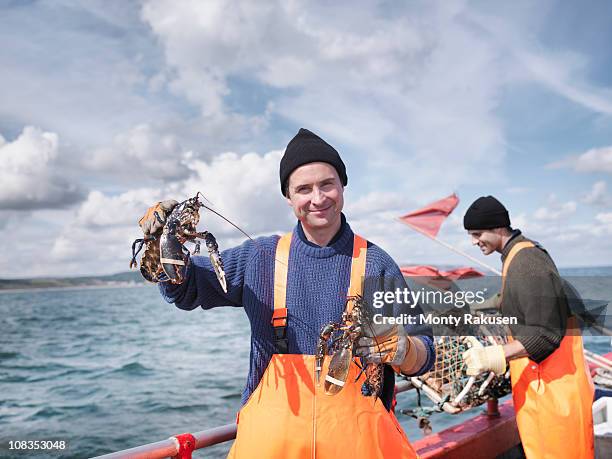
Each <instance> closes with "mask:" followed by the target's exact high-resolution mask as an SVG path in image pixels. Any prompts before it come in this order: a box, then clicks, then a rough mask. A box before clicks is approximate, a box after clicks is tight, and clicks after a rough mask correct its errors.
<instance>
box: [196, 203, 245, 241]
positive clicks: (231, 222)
mask: <svg viewBox="0 0 612 459" xmlns="http://www.w3.org/2000/svg"><path fill="white" fill-rule="evenodd" d="M207 201H208V200H207ZM202 207H204V208H205V209H208V210H210V211H211V212H212V213H213V214H215V215H217V216H218V217H221V218H222V219H223V220H225V221H226V222H228V223H229V224H230V225H232V226H233V227H234V228H236V229H237V230H238V231H240V232H241V233H242V234H244V235H245V236H246V237H248V238H249V239H250V240H251V241H252V240H253V238H252V237H251V236H249V234H248V233H247V232H246V231H244V230H243V229H242V228H240V227H239V226H238V225H236V224H235V223H234V222H233V221H231V220H230V219H228V218H227V217H224V216H223V215H221V214H220V213H219V212H217V211H216V210H215V209H213V208H211V207H208V206H207V205H206V204H202Z"/></svg>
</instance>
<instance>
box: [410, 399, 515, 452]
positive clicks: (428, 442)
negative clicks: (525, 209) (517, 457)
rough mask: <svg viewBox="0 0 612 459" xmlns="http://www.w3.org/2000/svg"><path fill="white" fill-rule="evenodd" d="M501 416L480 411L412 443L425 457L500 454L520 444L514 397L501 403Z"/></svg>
mask: <svg viewBox="0 0 612 459" xmlns="http://www.w3.org/2000/svg"><path fill="white" fill-rule="evenodd" d="M499 413H500V416H499V417H489V416H487V415H486V414H484V413H483V414H481V415H479V416H476V417H474V418H472V419H469V420H467V421H464V422H462V423H461V424H458V425H456V426H452V427H449V428H448V429H446V430H443V431H442V432H438V433H434V434H431V435H428V436H427V437H425V438H423V439H422V440H418V441H415V442H413V443H412V445H413V446H414V447H415V449H416V450H417V452H418V453H419V456H421V458H422V459H426V458H436V459H439V458H451V457H454V458H457V457H491V458H493V457H497V456H499V455H501V454H504V453H507V452H508V451H510V450H512V449H513V448H515V447H517V446H518V445H520V443H521V440H520V438H519V433H518V429H517V427H516V420H515V418H514V406H513V405H512V400H508V401H507V402H505V403H503V404H501V405H500V406H499Z"/></svg>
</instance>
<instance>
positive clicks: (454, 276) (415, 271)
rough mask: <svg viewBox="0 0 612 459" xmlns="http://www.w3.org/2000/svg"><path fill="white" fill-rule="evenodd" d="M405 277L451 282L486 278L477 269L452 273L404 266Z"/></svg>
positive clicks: (456, 270) (456, 269)
mask: <svg viewBox="0 0 612 459" xmlns="http://www.w3.org/2000/svg"><path fill="white" fill-rule="evenodd" d="M400 269H401V271H402V274H403V275H404V276H409V277H425V276H428V277H444V278H446V279H451V280H459V279H470V278H472V277H481V276H484V274H483V273H481V272H480V271H478V270H477V269H474V268H470V267H465V268H455V269H451V270H450V271H440V270H439V269H438V268H435V267H433V266H404V267H402V268H400Z"/></svg>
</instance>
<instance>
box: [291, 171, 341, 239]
mask: <svg viewBox="0 0 612 459" xmlns="http://www.w3.org/2000/svg"><path fill="white" fill-rule="evenodd" d="M287 196H288V197H287V202H288V203H289V205H290V206H291V207H292V208H293V212H294V213H295V216H296V217H297V218H298V220H299V221H300V222H301V223H302V226H303V227H304V229H305V230H307V231H308V230H314V231H316V230H321V229H324V228H329V227H333V226H334V225H335V224H337V222H338V221H339V220H340V212H342V208H343V206H344V187H343V186H342V182H341V181H340V177H338V172H336V169H335V168H334V167H333V166H332V165H330V164H328V163H323V162H315V163H309V164H304V165H303V166H300V167H298V168H297V169H296V170H294V171H293V172H292V173H291V175H290V176H289V181H288V194H287Z"/></svg>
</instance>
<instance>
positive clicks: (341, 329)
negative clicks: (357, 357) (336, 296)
mask: <svg viewBox="0 0 612 459" xmlns="http://www.w3.org/2000/svg"><path fill="white" fill-rule="evenodd" d="M349 302H352V303H353V304H352V308H346V309H345V312H343V313H342V321H341V322H331V323H328V324H325V325H323V327H321V331H320V333H319V343H318V346H317V353H316V356H315V374H316V381H317V384H320V378H321V370H322V367H323V360H324V358H325V355H327V354H328V353H331V355H332V358H331V361H330V363H329V367H328V369H327V375H325V382H324V386H323V388H324V390H325V393H326V394H327V395H335V394H337V393H339V392H340V391H341V390H342V388H343V387H344V384H345V382H346V379H347V378H348V374H349V368H350V363H351V359H352V358H353V347H354V345H355V343H356V342H357V340H359V338H361V337H363V336H366V335H365V329H366V327H371V326H372V325H371V317H370V314H369V311H368V309H367V307H366V303H365V301H364V299H363V297H361V296H359V295H357V296H354V297H348V299H347V305H348V303H349ZM358 366H360V368H361V371H360V372H359V374H358V375H357V378H355V381H357V380H358V379H359V378H360V377H361V375H362V373H364V372H365V375H366V378H365V381H364V383H363V385H362V387H361V393H362V394H363V395H365V396H372V395H373V396H374V397H376V398H377V397H378V396H379V395H380V391H381V388H382V382H383V365H382V364H380V363H368V364H366V365H364V366H362V365H359V364H358Z"/></svg>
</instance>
